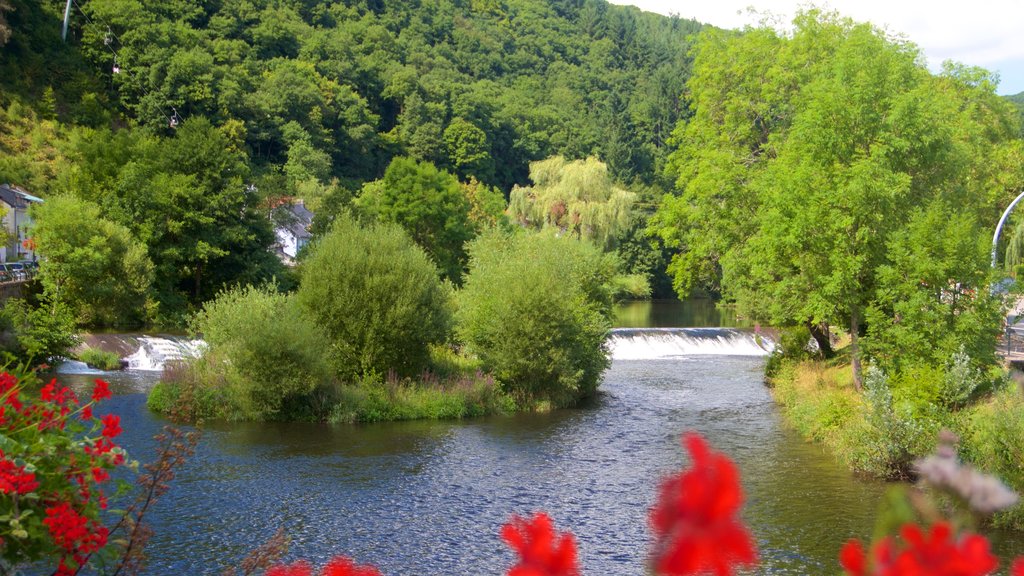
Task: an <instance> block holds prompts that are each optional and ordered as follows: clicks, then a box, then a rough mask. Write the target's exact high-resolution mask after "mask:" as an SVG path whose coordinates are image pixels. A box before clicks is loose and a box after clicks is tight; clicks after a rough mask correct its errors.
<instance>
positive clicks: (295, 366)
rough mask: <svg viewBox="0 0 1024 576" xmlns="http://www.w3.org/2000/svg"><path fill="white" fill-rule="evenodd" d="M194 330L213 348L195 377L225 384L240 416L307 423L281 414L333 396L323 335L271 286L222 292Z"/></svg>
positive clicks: (291, 298) (289, 299)
mask: <svg viewBox="0 0 1024 576" xmlns="http://www.w3.org/2000/svg"><path fill="white" fill-rule="evenodd" d="M193 329H194V330H195V331H196V332H198V333H200V334H202V335H203V338H204V339H205V340H206V343H207V345H208V346H209V349H208V350H207V351H206V352H205V353H204V354H203V358H201V359H200V360H198V362H203V363H205V364H206V366H204V367H203V368H205V370H198V367H197V373H202V374H205V375H206V376H207V378H204V379H209V378H213V379H214V380H218V381H221V382H223V383H226V385H227V388H228V390H227V393H228V399H229V401H230V402H232V403H233V404H236V408H238V409H239V411H240V412H241V413H242V414H245V415H247V416H249V417H252V418H255V419H266V418H282V417H284V418H291V419H294V418H296V417H298V418H300V419H306V418H304V416H308V415H302V414H291V413H289V414H283V413H281V412H282V409H284V408H291V409H292V410H285V411H287V412H291V411H294V410H295V409H299V410H300V411H302V410H304V409H305V408H303V407H308V406H310V405H312V404H313V403H311V402H309V401H308V400H309V398H308V397H309V396H310V395H312V394H323V393H329V392H330V389H331V381H332V379H331V373H330V368H329V366H328V363H327V361H326V360H325V356H326V346H325V345H324V342H325V338H324V335H323V333H322V332H321V331H320V330H319V329H318V328H317V326H316V325H315V324H314V323H313V322H312V321H311V320H310V319H309V317H308V316H307V315H306V314H305V313H304V311H303V309H302V308H301V307H300V306H299V305H298V302H297V301H296V299H295V296H293V295H288V294H281V293H279V292H277V290H276V288H275V287H273V286H266V287H261V288H255V287H251V286H250V287H245V288H235V289H232V290H228V291H226V292H222V293H221V294H220V295H219V296H217V298H216V299H214V300H212V301H210V302H208V303H207V304H206V305H205V306H204V307H203V309H202V311H201V312H200V313H199V314H197V315H196V317H195V318H194V320H193Z"/></svg>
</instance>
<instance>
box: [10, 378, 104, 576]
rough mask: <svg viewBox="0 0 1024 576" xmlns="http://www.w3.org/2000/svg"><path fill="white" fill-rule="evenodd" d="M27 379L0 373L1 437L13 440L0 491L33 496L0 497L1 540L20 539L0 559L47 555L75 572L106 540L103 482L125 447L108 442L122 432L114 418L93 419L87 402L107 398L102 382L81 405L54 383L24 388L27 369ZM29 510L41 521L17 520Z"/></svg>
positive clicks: (61, 568) (26, 559)
mask: <svg viewBox="0 0 1024 576" xmlns="http://www.w3.org/2000/svg"><path fill="white" fill-rule="evenodd" d="M26 378H27V379H26V380H19V378H17V377H15V376H13V375H11V374H9V373H6V372H5V373H2V374H0V434H3V435H5V436H7V437H8V438H10V439H11V440H13V442H11V443H9V445H8V446H9V448H8V449H7V450H5V451H0V495H16V496H17V495H26V494H32V495H33V498H25V499H22V500H20V501H19V500H17V499H16V498H0V514H2V515H7V516H9V517H11V518H12V520H13V521H12V522H11V523H10V524H9V525H8V524H6V523H5V525H4V526H0V534H2V536H0V538H2V539H3V541H18V545H10V546H0V562H4V563H7V562H9V563H11V564H17V563H20V562H32V561H36V560H39V559H40V558H42V557H45V556H50V557H53V558H54V559H55V560H57V561H58V562H59V565H58V569H57V573H58V574H74V573H76V572H77V571H79V570H80V568H81V567H82V566H83V565H85V564H86V563H87V562H89V559H90V557H91V556H92V555H93V554H94V553H96V552H97V551H99V550H100V549H101V548H103V547H104V546H105V545H106V544H107V540H108V536H109V532H108V530H107V528H106V527H105V526H103V525H102V524H101V523H100V519H99V515H100V510H102V509H103V508H105V507H106V505H107V499H106V495H105V494H104V493H103V489H102V487H101V486H102V484H103V483H104V482H107V481H108V480H109V479H110V472H109V470H110V469H112V468H113V467H115V466H118V465H120V464H122V463H123V462H124V452H123V451H122V450H120V449H119V448H118V446H117V445H116V444H114V442H113V441H112V439H113V438H115V437H116V436H118V435H119V434H121V424H120V418H118V417H117V416H114V415H109V416H105V417H104V418H103V419H102V421H99V420H95V419H93V417H92V416H93V414H92V408H93V404H94V403H95V402H98V401H100V400H105V399H107V398H109V397H110V387H109V385H108V384H107V383H106V382H104V381H102V380H96V386H95V388H94V389H93V393H92V397H91V401H90V402H89V403H87V404H85V405H84V406H81V405H80V402H79V399H78V397H77V396H76V395H75V393H74V392H73V391H72V390H71V389H70V388H67V387H64V386H60V385H58V384H57V381H56V380H51V381H50V382H49V383H47V384H46V385H44V386H42V387H40V388H39V392H38V395H35V394H28V393H25V391H24V388H26V387H27V386H29V385H30V384H28V383H30V382H32V380H33V378H32V375H31V374H30V375H28V376H27V377H26ZM76 415H77V416H78V418H74V416H76ZM29 470H39V471H40V473H38V474H35V473H33V472H29ZM28 515H34V517H35V518H40V517H41V518H42V522H41V524H40V523H39V522H38V521H37V522H35V523H19V522H18V520H20V519H22V518H25V517H27V516H28ZM5 543H6V542H5Z"/></svg>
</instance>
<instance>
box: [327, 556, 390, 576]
mask: <svg viewBox="0 0 1024 576" xmlns="http://www.w3.org/2000/svg"><path fill="white" fill-rule="evenodd" d="M320 574H321V576H381V574H380V571H379V570H377V569H376V568H374V567H373V566H369V565H367V566H357V565H356V563H355V562H353V561H352V559H351V558H346V557H344V556H336V557H335V558H334V559H333V560H331V561H330V562H328V563H327V566H324V569H323V572H321V573H320Z"/></svg>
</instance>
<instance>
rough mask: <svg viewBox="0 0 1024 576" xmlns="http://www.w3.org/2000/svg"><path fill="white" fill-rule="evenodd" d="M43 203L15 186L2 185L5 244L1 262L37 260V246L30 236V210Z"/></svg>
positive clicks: (0, 194)
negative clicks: (34, 205) (33, 206)
mask: <svg viewBox="0 0 1024 576" xmlns="http://www.w3.org/2000/svg"><path fill="white" fill-rule="evenodd" d="M42 201H43V199H42V198H38V197H36V196H33V195H31V194H29V193H28V192H26V191H25V190H24V189H22V188H19V187H18V186H15V185H13V184H0V207H2V208H3V209H4V215H3V219H2V222H3V230H4V233H5V235H4V239H3V240H4V242H3V248H2V249H0V262H20V261H23V260H35V259H36V255H35V246H34V245H33V243H32V241H31V237H30V236H29V231H30V229H31V228H32V217H31V216H30V215H29V208H30V207H31V206H32V205H33V204H39V203H41V202H42Z"/></svg>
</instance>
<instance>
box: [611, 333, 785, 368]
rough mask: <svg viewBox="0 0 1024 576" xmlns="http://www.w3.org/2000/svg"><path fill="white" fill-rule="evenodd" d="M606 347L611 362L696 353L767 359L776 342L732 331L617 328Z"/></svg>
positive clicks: (674, 356) (763, 337) (752, 334)
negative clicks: (762, 357)
mask: <svg viewBox="0 0 1024 576" xmlns="http://www.w3.org/2000/svg"><path fill="white" fill-rule="evenodd" d="M608 348H609V350H610V353H611V357H612V359H613V360H655V359H659V358H677V357H680V356H694V355H698V354H699V355H708V354H718V355H723V356H766V355H768V354H771V352H772V350H774V349H775V342H774V341H773V340H772V339H771V338H770V337H768V336H766V335H764V334H755V333H754V332H751V331H749V330H737V329H735V328H616V329H614V330H612V333H611V335H610V336H609V337H608Z"/></svg>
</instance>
